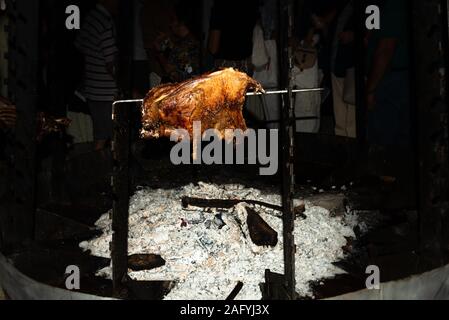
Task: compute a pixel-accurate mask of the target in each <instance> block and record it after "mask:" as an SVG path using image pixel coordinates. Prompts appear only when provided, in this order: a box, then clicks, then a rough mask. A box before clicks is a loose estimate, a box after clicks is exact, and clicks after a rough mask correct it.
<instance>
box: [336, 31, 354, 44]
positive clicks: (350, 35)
mask: <svg viewBox="0 0 449 320" xmlns="http://www.w3.org/2000/svg"><path fill="white" fill-rule="evenodd" d="M338 38H339V39H340V42H341V43H342V44H350V43H351V42H353V41H354V32H353V31H344V32H342V33H340V34H339V35H338Z"/></svg>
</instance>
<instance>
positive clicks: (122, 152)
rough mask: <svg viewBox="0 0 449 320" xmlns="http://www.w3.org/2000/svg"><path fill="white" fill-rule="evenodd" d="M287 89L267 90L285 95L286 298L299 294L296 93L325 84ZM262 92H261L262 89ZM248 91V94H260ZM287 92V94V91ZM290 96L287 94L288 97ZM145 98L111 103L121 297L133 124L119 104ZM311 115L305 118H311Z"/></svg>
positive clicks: (115, 265) (115, 254) (115, 269)
mask: <svg viewBox="0 0 449 320" xmlns="http://www.w3.org/2000/svg"><path fill="white" fill-rule="evenodd" d="M288 70H290V71H289V79H290V76H291V66H289V69H288ZM288 87H289V89H288V90H275V91H267V92H266V93H265V94H279V95H281V94H282V95H284V97H283V102H284V112H283V119H284V123H285V126H283V127H284V128H285V129H284V132H283V138H282V139H283V140H282V142H283V145H282V148H283V158H282V163H283V166H282V170H283V186H282V199H283V207H284V217H283V222H284V259H285V275H286V276H285V288H286V289H287V292H288V293H287V298H289V299H294V298H295V297H296V290H295V272H294V270H295V269H294V266H295V258H294V256H295V246H294V238H293V228H294V220H295V215H294V213H293V192H294V184H295V181H294V167H293V164H294V133H295V128H294V126H295V122H296V121H295V120H298V119H299V120H300V119H302V118H298V119H297V118H295V113H294V111H295V110H294V109H295V108H294V103H293V100H294V99H293V95H294V93H310V92H320V91H323V90H324V89H323V88H311V89H298V90H296V89H293V88H292V86H291V81H290V80H289V81H288ZM260 94H261V93H260ZM260 94H259V93H258V94H255V93H251V92H250V93H248V94H247V96H254V95H260ZM287 94H288V95H287ZM286 96H287V98H286ZM142 103H143V100H142V99H136V100H120V101H115V102H114V103H113V105H112V121H113V128H114V135H113V142H112V158H113V167H114V169H113V174H112V178H111V187H112V197H113V208H112V216H111V219H112V232H113V234H112V242H111V244H110V250H111V260H112V279H113V285H114V296H115V297H117V298H121V297H123V296H126V287H125V286H124V284H125V283H126V280H127V279H128V234H129V230H128V228H129V222H128V221H129V220H128V219H129V198H130V176H129V159H130V127H129V111H130V110H129V109H128V108H120V107H119V106H122V105H132V104H142ZM285 111H286V112H285ZM310 119H312V118H309V117H308V118H304V120H310Z"/></svg>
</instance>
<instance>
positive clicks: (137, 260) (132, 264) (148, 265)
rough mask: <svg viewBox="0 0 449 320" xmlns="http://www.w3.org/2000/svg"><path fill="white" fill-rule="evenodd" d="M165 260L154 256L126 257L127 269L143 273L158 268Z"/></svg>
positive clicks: (136, 255) (137, 255)
mask: <svg viewBox="0 0 449 320" xmlns="http://www.w3.org/2000/svg"><path fill="white" fill-rule="evenodd" d="M164 265H165V260H164V259H162V257H161V256H158V255H155V254H135V255H132V256H129V257H128V268H129V269H131V270H132V271H144V270H153V269H157V268H160V267H162V266H164Z"/></svg>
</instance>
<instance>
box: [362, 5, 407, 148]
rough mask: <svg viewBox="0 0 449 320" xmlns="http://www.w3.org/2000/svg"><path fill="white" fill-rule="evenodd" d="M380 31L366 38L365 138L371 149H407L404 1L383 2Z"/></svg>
mask: <svg viewBox="0 0 449 320" xmlns="http://www.w3.org/2000/svg"><path fill="white" fill-rule="evenodd" d="M381 9H382V16H381V26H382V28H381V29H380V30H373V31H370V32H369V34H368V39H367V42H368V68H367V69H368V79H367V84H366V92H367V96H366V103H367V106H368V132H367V138H368V141H369V142H370V143H371V145H377V146H382V147H393V149H396V148H397V147H398V146H404V147H408V146H410V136H411V132H410V131H411V124H410V121H411V119H410V87H409V71H408V69H409V51H408V37H409V36H408V29H407V25H408V23H407V1H405V0H385V1H384V2H383V6H381Z"/></svg>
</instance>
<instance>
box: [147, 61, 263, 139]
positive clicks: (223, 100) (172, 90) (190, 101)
mask: <svg viewBox="0 0 449 320" xmlns="http://www.w3.org/2000/svg"><path fill="white" fill-rule="evenodd" d="M250 90H254V91H257V92H263V88H262V86H261V85H260V84H259V83H258V82H257V81H255V80H254V79H252V78H251V77H249V76H248V75H247V74H245V73H242V72H239V71H237V70H235V69H232V68H230V69H224V70H221V71H217V72H214V73H209V74H206V75H203V76H200V77H197V78H194V79H192V80H188V81H185V82H182V83H179V84H167V85H162V86H159V87H156V88H154V89H153V90H151V91H150V92H149V93H148V95H147V96H146V98H145V100H144V103H143V108H142V124H143V130H142V138H146V139H152V138H160V137H170V136H171V134H172V132H173V130H176V129H185V130H187V131H188V132H189V134H190V137H192V136H193V123H194V122H195V121H201V127H202V128H201V129H202V133H204V131H206V130H208V129H216V130H217V131H218V132H219V133H220V134H221V137H222V138H223V137H224V134H225V130H227V129H232V130H235V129H241V130H243V131H246V129H247V127H246V122H245V119H244V118H243V114H242V110H243V105H244V104H245V99H246V93H247V92H248V91H250Z"/></svg>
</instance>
